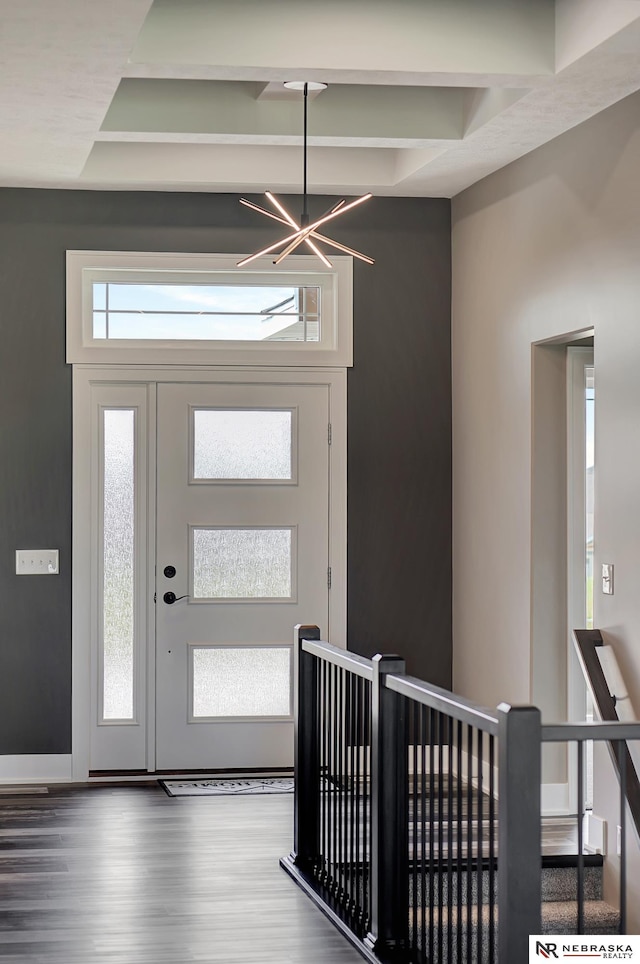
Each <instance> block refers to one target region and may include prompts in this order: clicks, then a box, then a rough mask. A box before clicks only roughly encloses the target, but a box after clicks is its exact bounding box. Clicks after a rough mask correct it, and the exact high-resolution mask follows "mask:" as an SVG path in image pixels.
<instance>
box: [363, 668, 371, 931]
mask: <svg viewBox="0 0 640 964" xmlns="http://www.w3.org/2000/svg"><path fill="white" fill-rule="evenodd" d="M364 705H365V716H364V723H365V731H364V732H365V746H364V760H363V769H364V814H363V820H364V831H365V832H364V841H363V846H364V855H363V856H364V866H365V868H366V884H367V889H366V900H365V908H366V919H365V921H364V927H365V930H368V928H369V926H370V924H371V779H370V772H369V767H370V751H371V684H370V683H369V682H368V681H367V682H366V683H365V687H364Z"/></svg>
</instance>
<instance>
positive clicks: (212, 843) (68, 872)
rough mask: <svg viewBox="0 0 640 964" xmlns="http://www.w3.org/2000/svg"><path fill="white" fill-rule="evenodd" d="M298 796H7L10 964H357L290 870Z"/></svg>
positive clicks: (1, 888) (0, 833)
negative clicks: (284, 863)
mask: <svg viewBox="0 0 640 964" xmlns="http://www.w3.org/2000/svg"><path fill="white" fill-rule="evenodd" d="M292 806H293V801H292V797H291V796H285V795H282V796H254V797H245V798H242V799H238V798H234V799H226V798H224V797H208V798H198V797H189V798H182V799H172V798H169V797H168V796H167V795H166V794H165V793H164V791H163V790H162V789H161V788H160V787H157V786H155V785H154V786H152V787H124V788H123V787H113V786H108V787H100V788H97V787H91V788H50V789H49V792H48V793H46V794H43V793H40V794H25V795H24V796H12V795H9V794H5V793H3V794H2V795H0V964H14V962H16V964H17V962H20V964H26V962H33V964H36V962H37V964H41V962H42V964H45V962H46V964H94V962H105V964H188V962H191V961H197V962H201V964H202V962H216V964H217V962H220V964H248V962H251V964H253V962H259V964H263V962H264V964H328V962H331V964H357V962H361V961H362V958H361V957H360V956H359V955H358V954H357V952H356V951H355V950H354V949H353V948H352V947H351V946H350V945H349V944H348V943H347V942H346V941H345V940H344V938H342V937H341V936H340V935H339V934H338V932H337V931H336V930H335V929H334V928H333V927H332V926H331V924H330V923H329V922H328V921H327V920H326V919H325V918H324V917H323V916H322V914H321V913H320V912H319V911H318V910H317V909H316V908H315V907H314V906H313V904H312V903H311V902H310V901H309V899H308V898H306V897H305V896H304V894H303V893H302V892H301V891H300V890H298V888H297V887H296V886H295V885H294V884H293V882H292V881H291V880H290V879H289V877H288V876H287V875H286V874H285V873H284V872H283V871H282V870H280V868H279V867H278V858H279V857H281V856H283V855H284V854H286V853H288V852H289V850H290V849H291V827H292Z"/></svg>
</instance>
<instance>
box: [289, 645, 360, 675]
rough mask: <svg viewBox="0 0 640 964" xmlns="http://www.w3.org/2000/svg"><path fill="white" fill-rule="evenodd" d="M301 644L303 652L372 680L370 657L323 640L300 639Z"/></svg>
mask: <svg viewBox="0 0 640 964" xmlns="http://www.w3.org/2000/svg"><path fill="white" fill-rule="evenodd" d="M301 645H302V649H303V650H304V652H305V653H310V654H311V656H317V657H318V658H319V659H323V660H324V661H325V662H327V663H333V665H334V666H339V667H340V669H346V670H347V671H348V672H349V673H355V675H356V676H361V677H362V678H363V679H366V680H369V682H370V683H371V682H372V681H373V663H372V662H371V660H370V659H366V658H365V657H364V656H358V655H357V654H356V653H350V652H348V651H347V650H346V649H340V648H339V647H338V646H332V645H331V643H325V642H324V640H315V639H314V640H311V639H302V640H301Z"/></svg>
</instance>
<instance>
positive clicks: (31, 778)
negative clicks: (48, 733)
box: [0, 753, 72, 784]
mask: <svg viewBox="0 0 640 964" xmlns="http://www.w3.org/2000/svg"><path fill="white" fill-rule="evenodd" d="M71 773H72V770H71V754H70V753H25V754H20V755H18V756H9V755H7V756H0V784H14V783H17V784H28V783H70V782H71V780H72V775H71Z"/></svg>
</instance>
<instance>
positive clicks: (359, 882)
mask: <svg viewBox="0 0 640 964" xmlns="http://www.w3.org/2000/svg"><path fill="white" fill-rule="evenodd" d="M363 682H364V681H363V680H362V679H361V678H360V677H359V676H357V677H356V679H355V689H356V732H355V744H356V775H355V784H356V815H357V821H358V823H357V827H356V850H355V861H356V887H357V888H358V890H357V894H358V903H357V908H358V922H359V924H360V926H362V912H363V907H364V899H363V898H364V886H365V878H364V873H363V870H362V869H361V867H360V829H361V828H362V814H361V813H360V803H361V801H360V757H361V747H362V745H363V743H364V740H363V738H362V687H363ZM364 832H366V830H365V831H364Z"/></svg>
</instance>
